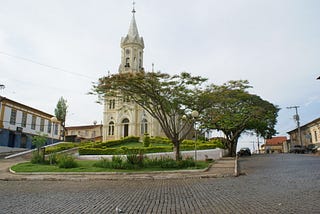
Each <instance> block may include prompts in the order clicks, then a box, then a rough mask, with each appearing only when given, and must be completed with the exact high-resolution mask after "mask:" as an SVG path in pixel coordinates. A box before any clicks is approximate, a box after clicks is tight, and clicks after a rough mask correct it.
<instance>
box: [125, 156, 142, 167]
mask: <svg viewBox="0 0 320 214" xmlns="http://www.w3.org/2000/svg"><path fill="white" fill-rule="evenodd" d="M127 162H128V163H129V164H131V165H137V166H139V167H141V166H143V155H142V154H129V155H127Z"/></svg>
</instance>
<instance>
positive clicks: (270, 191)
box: [0, 154, 320, 214]
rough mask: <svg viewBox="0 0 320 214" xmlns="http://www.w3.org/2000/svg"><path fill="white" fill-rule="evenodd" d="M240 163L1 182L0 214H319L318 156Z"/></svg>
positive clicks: (249, 159)
mask: <svg viewBox="0 0 320 214" xmlns="http://www.w3.org/2000/svg"><path fill="white" fill-rule="evenodd" d="M239 165H240V169H241V171H242V172H245V173H246V175H244V176H239V177H226V178H188V179H157V180H151V179H146V180H136V179H133V180H130V179H125V180H75V181H72V180H62V181H48V180H39V181H36V180H30V181H0V208H1V209H0V213H116V212H115V210H116V207H119V208H121V209H122V210H124V211H125V213H156V214H157V213H177V214H189V213H191V214H193V213H195V214H198V213H204V214H206V213H319V210H320V203H319V199H320V189H319V186H320V157H319V156H312V155H294V154H274V155H273V154H272V155H271V154H270V155H256V156H252V157H244V158H240V160H239Z"/></svg>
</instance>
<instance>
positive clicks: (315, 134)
mask: <svg viewBox="0 0 320 214" xmlns="http://www.w3.org/2000/svg"><path fill="white" fill-rule="evenodd" d="M314 140H315V143H317V142H318V136H317V131H314Z"/></svg>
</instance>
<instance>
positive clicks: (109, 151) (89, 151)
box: [79, 146, 172, 155]
mask: <svg viewBox="0 0 320 214" xmlns="http://www.w3.org/2000/svg"><path fill="white" fill-rule="evenodd" d="M158 152H172V146H154V147H130V148H128V147H125V146H123V147H121V148H103V149H102V148H92V147H80V148H79V154H80V155H126V154H139V153H142V154H146V153H158Z"/></svg>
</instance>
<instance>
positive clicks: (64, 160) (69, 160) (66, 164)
mask: <svg viewBox="0 0 320 214" xmlns="http://www.w3.org/2000/svg"><path fill="white" fill-rule="evenodd" d="M58 166H59V168H75V167H77V166H78V164H77V162H76V161H75V159H74V157H73V156H71V155H60V156H59V159H58Z"/></svg>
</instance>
